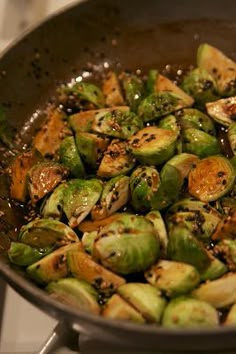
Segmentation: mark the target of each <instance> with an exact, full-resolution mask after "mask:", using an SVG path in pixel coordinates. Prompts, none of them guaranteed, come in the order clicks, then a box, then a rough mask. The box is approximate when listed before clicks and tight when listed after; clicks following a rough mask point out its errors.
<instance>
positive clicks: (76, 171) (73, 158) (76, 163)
mask: <svg viewBox="0 0 236 354" xmlns="http://www.w3.org/2000/svg"><path fill="white" fill-rule="evenodd" d="M59 154H60V160H61V162H62V164H63V165H64V166H66V167H68V168H69V169H70V172H71V175H72V176H73V177H83V176H84V175H85V170H84V166H83V163H82V161H81V158H80V155H79V153H78V150H77V147H76V144H75V140H74V137H73V136H68V137H67V138H65V139H64V140H63V141H62V143H61V145H60V149H59Z"/></svg>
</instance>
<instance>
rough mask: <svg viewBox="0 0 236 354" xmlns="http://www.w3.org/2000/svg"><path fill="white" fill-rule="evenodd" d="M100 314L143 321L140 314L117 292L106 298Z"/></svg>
mask: <svg viewBox="0 0 236 354" xmlns="http://www.w3.org/2000/svg"><path fill="white" fill-rule="evenodd" d="M102 316H103V317H106V318H111V319H116V320H125V321H131V322H135V323H145V320H144V318H143V317H142V315H141V314H140V313H139V312H138V311H136V310H135V309H134V308H133V307H132V306H130V305H129V304H128V302H126V301H125V300H123V299H122V298H121V297H120V296H119V295H117V294H114V295H112V297H111V298H110V299H109V300H108V302H107V303H106V305H105V307H104V309H103V311H102Z"/></svg>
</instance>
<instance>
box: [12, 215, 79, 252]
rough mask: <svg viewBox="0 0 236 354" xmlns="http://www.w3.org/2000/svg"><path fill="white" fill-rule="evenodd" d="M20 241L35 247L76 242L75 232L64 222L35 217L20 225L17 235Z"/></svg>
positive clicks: (56, 245)
mask: <svg viewBox="0 0 236 354" xmlns="http://www.w3.org/2000/svg"><path fill="white" fill-rule="evenodd" d="M18 240H19V241H20V242H23V243H25V244H26V245H29V246H31V247H35V248H38V249H40V248H45V247H52V246H54V247H61V246H64V245H66V244H68V243H72V242H78V236H77V235H76V233H75V232H74V231H73V230H72V229H71V228H70V227H69V226H67V225H66V224H63V223H62V222H60V221H58V220H53V219H35V220H33V221H31V222H30V223H28V224H26V225H24V226H22V228H21V229H20V233H19V236H18Z"/></svg>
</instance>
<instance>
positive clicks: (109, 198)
mask: <svg viewBox="0 0 236 354" xmlns="http://www.w3.org/2000/svg"><path fill="white" fill-rule="evenodd" d="M129 180H130V178H129V177H127V176H123V175H120V176H117V177H113V178H112V179H110V180H109V181H108V182H107V183H106V184H105V186H104V189H103V192H102V195H101V198H100V200H99V202H98V203H97V204H96V205H95V206H94V207H93V208H92V211H91V216H92V219H94V220H99V219H104V218H106V217H107V216H109V215H111V214H114V213H115V212H116V211H117V210H119V209H120V208H122V207H123V206H124V205H125V204H126V203H127V202H128V200H129Z"/></svg>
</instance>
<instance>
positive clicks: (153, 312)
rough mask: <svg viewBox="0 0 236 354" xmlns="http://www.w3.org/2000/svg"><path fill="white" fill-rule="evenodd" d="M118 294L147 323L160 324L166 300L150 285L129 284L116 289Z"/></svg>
mask: <svg viewBox="0 0 236 354" xmlns="http://www.w3.org/2000/svg"><path fill="white" fill-rule="evenodd" d="M117 292H118V294H119V295H120V296H121V297H122V298H123V299H124V300H126V301H127V302H128V303H129V304H130V305H132V306H133V307H134V308H135V309H136V310H137V311H139V312H140V313H141V314H142V316H143V317H144V318H145V319H146V320H147V321H148V322H155V323H160V321H161V318H162V314H163V312H164V309H165V307H166V302H167V301H166V299H165V298H164V297H162V296H161V292H160V291H159V290H158V289H156V288H155V287H154V286H152V285H150V284H143V283H129V284H124V285H122V286H120V287H119V288H118V289H117Z"/></svg>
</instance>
